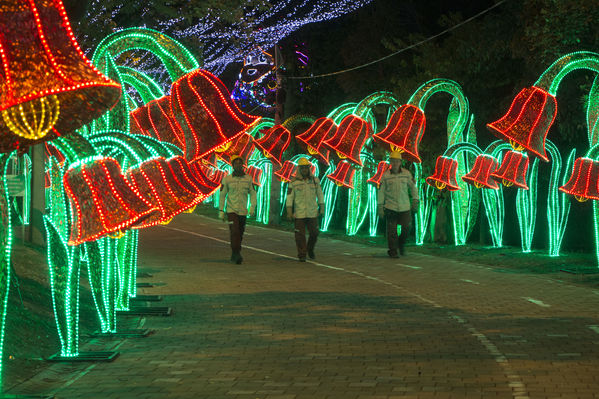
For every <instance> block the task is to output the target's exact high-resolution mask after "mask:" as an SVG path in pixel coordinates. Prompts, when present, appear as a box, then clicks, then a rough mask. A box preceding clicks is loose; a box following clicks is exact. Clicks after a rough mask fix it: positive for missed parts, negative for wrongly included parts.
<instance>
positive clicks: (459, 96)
mask: <svg viewBox="0 0 599 399" xmlns="http://www.w3.org/2000/svg"><path fill="white" fill-rule="evenodd" d="M438 92H446V93H449V94H451V95H452V96H453V97H454V99H455V100H456V101H457V103H458V107H459V115H458V118H457V120H456V121H455V123H453V124H452V125H453V126H452V129H451V130H450V131H448V144H449V145H452V144H455V143H457V142H458V141H460V137H459V136H460V134H461V133H462V132H463V131H464V129H465V127H466V123H467V122H468V117H469V112H470V111H469V106H468V99H466V96H465V95H464V92H463V90H462V87H461V86H460V85H459V84H457V83H456V82H454V81H452V80H449V79H433V80H430V81H428V82H426V83H425V84H423V85H422V86H420V87H419V88H418V89H417V90H416V91H415V92H414V94H412V97H411V98H410V100H409V101H408V104H410V105H414V106H416V107H418V108H420V109H421V110H422V111H423V112H424V109H425V107H426V103H427V102H428V100H429V99H430V98H431V96H432V95H433V94H435V93H438Z"/></svg>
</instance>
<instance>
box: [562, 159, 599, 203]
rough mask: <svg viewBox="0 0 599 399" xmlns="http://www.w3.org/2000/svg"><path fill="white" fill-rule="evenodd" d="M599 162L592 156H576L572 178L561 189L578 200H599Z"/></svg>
mask: <svg viewBox="0 0 599 399" xmlns="http://www.w3.org/2000/svg"><path fill="white" fill-rule="evenodd" d="M598 184H599V162H597V161H595V160H594V159H591V158H586V157H583V158H576V160H575V161H574V168H573V169H572V175H571V176H570V180H568V182H567V183H566V184H564V185H563V186H561V187H560V188H559V189H560V191H563V192H564V193H566V194H570V195H573V196H574V197H575V198H576V199H577V200H578V201H580V202H583V201H586V200H589V199H593V200H599V187H598Z"/></svg>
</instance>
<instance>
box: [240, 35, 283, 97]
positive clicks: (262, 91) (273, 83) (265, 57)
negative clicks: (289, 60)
mask: <svg viewBox="0 0 599 399" xmlns="http://www.w3.org/2000/svg"><path fill="white" fill-rule="evenodd" d="M276 90H277V78H276V73H275V60H274V57H273V56H272V54H269V53H267V52H266V51H264V50H263V49H262V48H260V47H256V48H253V49H252V50H251V51H250V53H249V54H248V55H246V56H245V58H244V59H243V67H242V68H241V71H239V77H238V79H237V81H236V82H235V87H234V89H233V90H232V92H231V98H232V99H233V100H234V101H235V102H236V103H237V104H238V105H239V106H240V107H245V108H248V107H254V108H261V109H269V108H270V107H272V106H273V104H274V99H275V92H276Z"/></svg>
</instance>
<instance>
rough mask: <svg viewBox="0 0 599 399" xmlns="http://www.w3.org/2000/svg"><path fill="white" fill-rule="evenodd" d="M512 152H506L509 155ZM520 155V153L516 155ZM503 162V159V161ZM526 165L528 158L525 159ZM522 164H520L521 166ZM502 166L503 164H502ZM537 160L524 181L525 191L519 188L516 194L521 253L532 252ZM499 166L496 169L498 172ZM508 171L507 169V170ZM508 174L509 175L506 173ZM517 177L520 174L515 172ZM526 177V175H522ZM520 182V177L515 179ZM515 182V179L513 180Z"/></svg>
mask: <svg viewBox="0 0 599 399" xmlns="http://www.w3.org/2000/svg"><path fill="white" fill-rule="evenodd" d="M511 152H512V151H510V152H508V153H507V154H506V156H507V155H508V154H510V153H511ZM516 154H520V153H516ZM504 162H505V159H504ZM525 162H526V163H528V157H526V161H525ZM522 163H523V162H520V164H522ZM502 165H503V163H502ZM538 168H539V159H538V158H536V159H535V160H534V162H533V164H532V167H531V168H530V170H529V173H528V180H524V184H525V185H526V187H528V188H527V189H525V188H519V189H518V192H517V194H516V214H517V215H518V224H519V226H520V243H521V246H522V252H524V253H527V252H531V251H532V238H533V235H534V231H535V226H536V220H537V177H538ZM500 169H501V166H500V167H499V169H498V172H499V171H500ZM508 170H509V169H508ZM508 173H510V172H509V171H508ZM516 174H518V176H522V174H521V173H518V172H516ZM524 176H525V177H526V174H524ZM517 179H518V180H520V177H518V178H517ZM515 180H516V179H515Z"/></svg>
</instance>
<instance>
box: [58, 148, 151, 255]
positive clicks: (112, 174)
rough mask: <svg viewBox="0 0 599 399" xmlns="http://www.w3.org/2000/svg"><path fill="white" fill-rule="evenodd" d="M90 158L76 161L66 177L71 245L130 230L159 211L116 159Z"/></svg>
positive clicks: (64, 178)
mask: <svg viewBox="0 0 599 399" xmlns="http://www.w3.org/2000/svg"><path fill="white" fill-rule="evenodd" d="M87 161H88V162H85V160H84V161H80V162H78V163H75V164H73V165H72V166H71V167H70V168H69V170H67V172H66V173H65V175H64V177H63V183H64V187H65V191H66V194H67V197H68V198H69V202H70V203H71V211H72V220H73V222H72V224H71V234H70V238H69V245H79V244H81V243H83V242H86V241H92V240H95V239H97V238H100V237H101V236H103V235H105V234H109V233H113V232H116V231H119V230H125V229H128V228H129V227H131V226H133V225H136V224H140V223H143V222H144V221H145V220H147V219H149V218H151V217H154V216H155V215H158V214H159V212H158V210H157V209H156V207H154V206H153V205H152V204H151V203H150V202H149V201H147V200H145V199H144V198H143V196H142V195H141V194H140V193H139V192H138V191H137V190H136V189H135V188H134V187H132V186H131V185H129V183H128V182H127V181H126V180H125V178H124V176H123V175H122V173H121V167H120V166H119V164H118V162H117V161H115V160H114V159H112V158H102V157H94V158H92V159H88V160H87ZM90 161H91V162H90Z"/></svg>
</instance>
